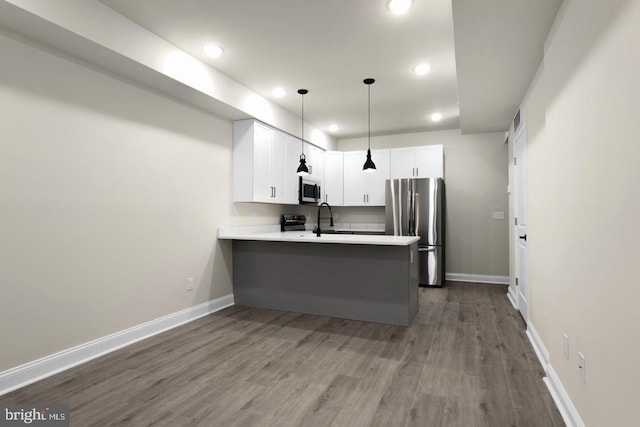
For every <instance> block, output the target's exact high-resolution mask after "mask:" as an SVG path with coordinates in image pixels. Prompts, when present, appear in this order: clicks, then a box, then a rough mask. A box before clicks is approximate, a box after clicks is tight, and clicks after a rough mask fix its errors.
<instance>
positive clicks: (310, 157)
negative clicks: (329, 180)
mask: <svg viewBox="0 0 640 427" xmlns="http://www.w3.org/2000/svg"><path fill="white" fill-rule="evenodd" d="M304 155H305V156H306V157H307V167H308V168H309V176H311V177H312V178H315V179H316V180H318V181H319V182H320V187H323V186H324V150H323V149H321V148H318V147H316V146H315V145H311V144H309V143H308V142H305V143H304Z"/></svg>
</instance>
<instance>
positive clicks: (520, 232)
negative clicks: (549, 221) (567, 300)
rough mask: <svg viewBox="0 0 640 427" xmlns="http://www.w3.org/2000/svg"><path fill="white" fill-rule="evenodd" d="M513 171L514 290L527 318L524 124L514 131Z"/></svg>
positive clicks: (525, 318)
mask: <svg viewBox="0 0 640 427" xmlns="http://www.w3.org/2000/svg"><path fill="white" fill-rule="evenodd" d="M513 151H514V160H513V164H514V167H513V171H514V174H513V176H514V180H515V182H514V183H515V199H514V204H515V217H516V219H515V247H516V292H517V296H518V310H520V314H522V317H523V318H524V320H525V321H526V320H528V308H527V307H528V301H529V284H528V282H527V239H528V237H527V129H526V127H525V126H524V125H522V126H521V127H520V129H518V132H516V135H515V139H514V143H513Z"/></svg>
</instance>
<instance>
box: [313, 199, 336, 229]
mask: <svg viewBox="0 0 640 427" xmlns="http://www.w3.org/2000/svg"><path fill="white" fill-rule="evenodd" d="M325 205H326V206H327V207H328V208H329V215H330V217H329V219H330V220H331V223H330V224H329V226H330V227H333V212H332V211H331V206H329V203H327V202H322V203H320V206H318V226H317V227H316V236H318V237H320V219H327V218H320V211H321V210H322V207H323V206H325Z"/></svg>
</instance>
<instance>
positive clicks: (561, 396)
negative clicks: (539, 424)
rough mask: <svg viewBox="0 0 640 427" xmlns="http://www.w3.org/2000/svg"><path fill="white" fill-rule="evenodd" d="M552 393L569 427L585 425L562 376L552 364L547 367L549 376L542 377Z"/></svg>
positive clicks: (583, 426)
mask: <svg viewBox="0 0 640 427" xmlns="http://www.w3.org/2000/svg"><path fill="white" fill-rule="evenodd" d="M542 380H543V381H544V383H545V384H546V386H547V388H548V389H549V393H551V397H552V398H553V401H554V402H555V403H556V406H557V407H558V411H560V415H562V419H563V420H564V423H565V424H566V425H567V427H585V425H584V421H582V418H580V414H578V410H577V409H576V407H575V406H573V402H572V401H571V398H570V397H569V394H568V393H567V391H566V390H565V389H564V386H563V385H562V382H560V378H558V375H556V371H554V370H553V366H551V364H549V365H548V367H547V376H546V377H544V378H543V379H542Z"/></svg>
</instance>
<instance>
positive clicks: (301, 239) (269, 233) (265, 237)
mask: <svg viewBox="0 0 640 427" xmlns="http://www.w3.org/2000/svg"><path fill="white" fill-rule="evenodd" d="M278 227H280V226H278ZM251 228H252V227H246V228H223V227H221V228H218V239H223V240H262V241H270V242H297V243H342V244H349V245H383V246H387V245H388V246H408V245H410V244H412V243H414V242H417V241H418V240H420V239H419V238H418V237H417V236H387V235H358V234H323V235H322V236H320V237H317V236H316V235H315V233H313V232H311V231H285V232H280V231H273V229H271V230H269V229H266V230H265V229H258V230H251Z"/></svg>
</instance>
